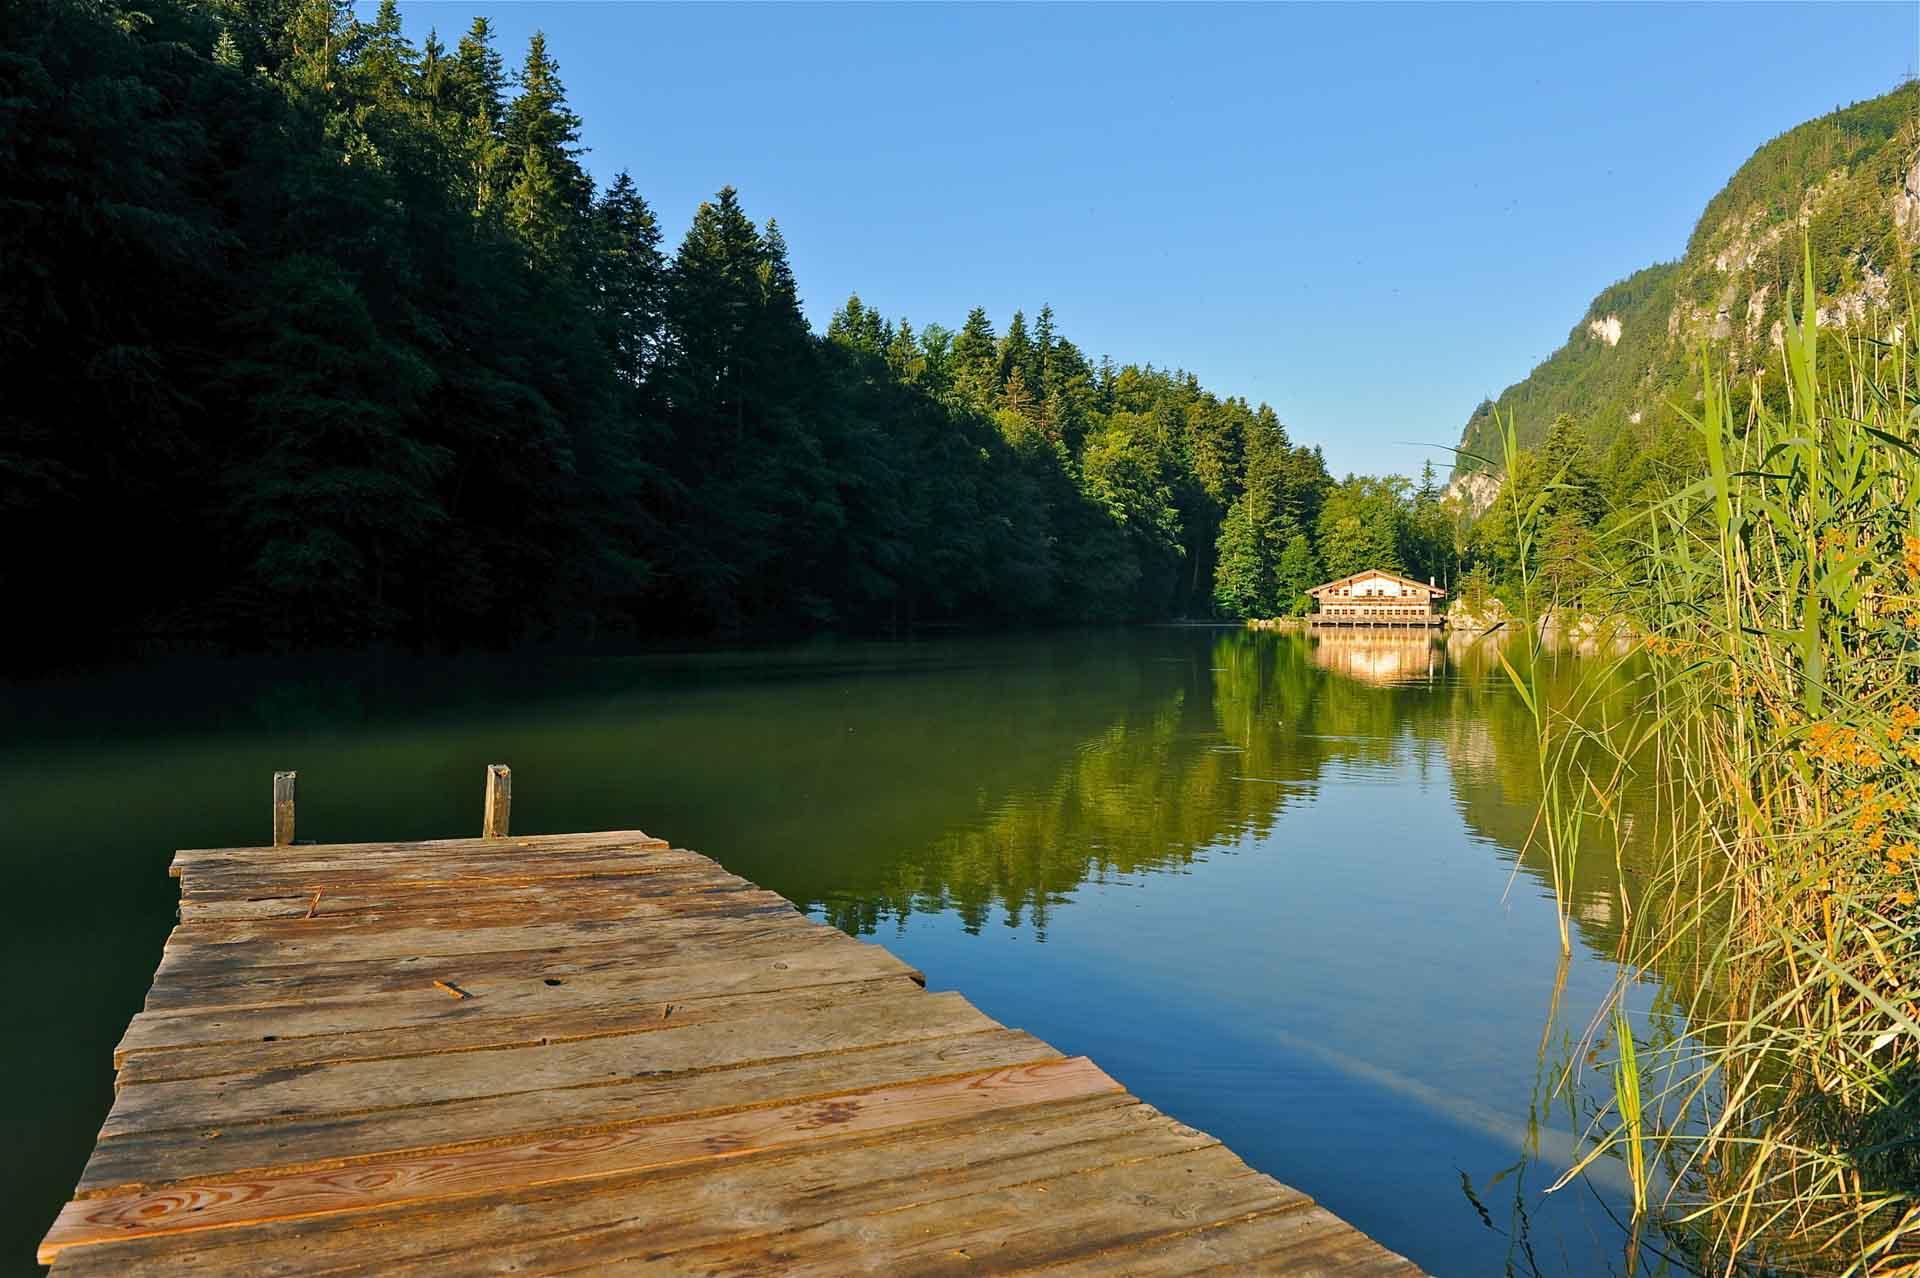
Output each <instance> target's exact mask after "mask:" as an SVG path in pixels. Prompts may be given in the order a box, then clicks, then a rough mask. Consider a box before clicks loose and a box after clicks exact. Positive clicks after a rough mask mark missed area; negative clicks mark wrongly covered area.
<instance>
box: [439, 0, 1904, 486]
mask: <svg viewBox="0 0 1920 1278" xmlns="http://www.w3.org/2000/svg"><path fill="white" fill-rule="evenodd" d="M402 11H403V13H404V15H405V17H406V20H407V28H408V32H409V34H410V35H411V36H412V37H413V38H414V39H415V40H416V41H418V40H419V38H420V37H421V36H423V35H424V34H425V31H426V29H427V28H428V27H429V26H437V27H438V28H439V29H440V31H441V33H442V35H443V37H445V38H446V39H447V41H448V43H452V42H453V39H454V38H455V37H457V36H458V34H459V33H460V31H462V30H464V29H465V27H466V26H467V24H468V23H469V22H470V21H471V19H472V17H473V15H474V14H476V13H486V14H488V15H489V16H490V17H492V18H493V20H494V23H495V27H496V30H497V31H498V32H499V35H500V43H501V48H502V52H503V53H504V54H505V55H506V57H507V59H508V62H509V64H510V65H517V63H518V61H519V58H520V56H521V53H522V52H523V50H524V47H525V42H526V38H527V36H528V35H529V34H530V33H531V32H532V31H533V30H534V29H535V28H542V29H544V30H545V31H546V33H547V37H548V42H549V46H550V48H551V49H552V51H553V52H554V54H555V56H556V57H558V59H559V61H560V66H561V73H562V77H563V79H564V81H565V84H566V86H567V90H568V93H569V96H570V98H571V99H572V101H573V104H574V107H575V109H576V110H577V111H579V113H580V114H581V115H582V116H584V117H585V119H586V133H585V141H586V143H587V144H588V145H589V146H590V147H591V148H592V152H591V154H590V155H589V156H588V157H587V162H588V165H589V167H590V168H591V169H592V171H593V172H594V173H595V174H596V176H598V177H600V178H601V179H603V180H604V179H606V178H609V177H611V176H612V175H613V174H614V173H616V172H618V171H619V170H620V169H623V168H624V169H628V170H630V171H631V172H632V173H633V176H634V179H635V181H636V182H637V183H638V184H639V186H640V189H641V190H642V191H643V192H644V193H645V195H646V196H647V198H648V200H649V201H650V202H651V203H652V204H653V205H654V208H655V209H656V211H657V212H658V213H659V214H660V217H661V222H662V226H663V228H664V229H665V231H666V235H667V239H668V243H669V246H671V245H672V244H675V243H677V242H678V240H679V237H680V235H681V233H682V232H683V231H684V230H685V228H686V225H687V222H688V220H689V219H690V218H691V216H692V214H693V211H694V209H695V207H696V206H697V205H698V204H699V202H700V201H701V200H702V199H705V198H707V197H709V196H710V195H711V194H712V193H713V192H714V191H715V190H717V189H718V188H719V187H721V186H723V185H726V184H729V183H730V184H732V185H734V186H736V187H738V188H739V189H740V192H741V196H742V198H743V200H744V201H745V203H746V207H747V209H748V212H749V213H750V214H752V215H753V216H754V217H755V218H756V219H759V220H765V219H766V218H767V217H769V216H773V217H777V218H778V219H779V221H780V225H781V228H782V230H783V231H784V232H785V234H786V237H787V240H788V243H789V245H790V246H791V248H792V253H793V263H794V269H795V271H796V273H797V275H798V277H799V280H800V285H801V291H802V295H803V297H804V299H805V301H806V304H807V310H808V313H809V315H810V316H811V317H812V319H813V321H814V323H815V325H816V327H824V326H825V323H826V319H827V316H828V315H829V314H830V313H831V312H832V310H833V309H834V307H836V306H837V305H839V303H840V302H842V301H843V300H845V298H846V296H847V294H848V293H850V292H853V291H856V290H857V291H858V292H859V294H860V296H861V297H862V299H864V300H865V301H866V302H868V303H870V304H871V305H874V306H876V307H878V308H879V309H880V310H881V311H882V312H883V313H884V314H886V315H887V316H888V317H889V318H894V317H897V316H899V315H902V314H905V315H906V316H908V317H909V318H911V319H912V320H913V322H914V323H915V324H916V325H922V324H924V323H926V322H927V321H929V320H938V321H940V322H941V323H944V324H947V325H948V326H950V327H957V326H958V324H959V322H960V321H961V320H962V319H963V318H964V317H965V315H966V312H967V310H968V308H969V307H971V306H974V305H983V306H985V307H987V309H988V311H989V313H990V314H991V315H992V316H993V318H994V322H995V325H996V327H997V328H999V329H1002V330H1004V328H1005V326H1006V322H1007V319H1008V318H1009V317H1010V316H1011V314H1012V312H1013V310H1014V309H1015V308H1016V307H1022V308H1024V309H1025V310H1026V311H1027V313H1028V317H1029V318H1031V317H1032V314H1033V312H1034V311H1036V310H1038V309H1039V307H1040V305H1041V303H1043V302H1051V303H1052V305H1053V308H1054V312H1055V315H1056V316H1057V317H1058V322H1059V325H1060V327H1061V329H1062V331H1064V332H1065V333H1066V334H1067V335H1068V336H1069V337H1071V338H1073V339H1074V340H1075V341H1076V342H1078V343H1079V344H1080V346H1081V347H1082V348H1083V349H1084V350H1086V351H1087V353H1088V354H1089V355H1090V356H1092V357H1096V358H1097V357H1098V356H1099V355H1101V354H1103V353H1105V354H1111V355H1112V356H1113V357H1114V358H1115V359H1117V360H1120V361H1122V362H1125V361H1150V362H1152V363H1155V364H1159V365H1162V366H1171V367H1183V368H1187V369H1190V370H1192V371H1193V372H1194V373H1196V374H1198V376H1199V377H1200V379H1201V381H1202V382H1203V383H1204V384H1205V385H1207V386H1208V387H1210V388H1212V389H1214V390H1216V391H1218V392H1221V393H1226V394H1240V395H1245V396H1247V397H1248V398H1249V399H1251V400H1255V401H1259V400H1265V401H1267V402H1268V403H1271V404H1272V405H1273V406H1274V408H1275V409H1276V410H1277V411H1278V412H1279V413H1280V415H1281V418H1282V419H1283V420H1284V421H1286V422H1287V423H1288V425H1289V427H1290V428H1291V430H1292V431H1293V434H1294V438H1295V439H1296V440H1299V441H1301V442H1305V443H1318V444H1321V445H1322V446H1324V448H1325V449H1326V454H1327V459H1328V463H1329V465H1330V466H1331V467H1332V468H1333V469H1334V470H1335V472H1336V473H1343V472H1346V471H1348V470H1359V471H1401V472H1409V473H1410V472H1413V471H1416V470H1417V469H1418V468H1419V466H1420V463H1421V461H1422V460H1423V459H1425V458H1426V457H1428V456H1433V457H1435V458H1436V461H1437V464H1439V465H1440V466H1441V467H1442V468H1443V469H1444V467H1445V465H1446V464H1447V462H1448V460H1449V459H1448V458H1447V457H1446V455H1445V453H1444V452H1442V451H1439V450H1436V449H1433V448H1423V447H1420V446H1419V445H1420V444H1421V443H1426V444H1449V443H1454V442H1457V440H1458V437H1459V431H1460V426H1461V424H1462V422H1463V421H1464V420H1465V418H1466V415H1467V413H1468V412H1469V411H1470V410H1471V409H1472V408H1473V406H1474V404H1475V403H1477V402H1478V401H1479V399H1480V397H1481V396H1482V395H1485V394H1488V393H1493V392H1497V391H1498V390H1500V388H1502V387H1503V386H1505V385H1507V384H1508V383H1510V382H1513V381H1516V380H1518V379H1519V378H1520V377H1522V376H1524V375H1525V374H1526V372H1527V370H1528V369H1529V368H1531V367H1532V366H1533V365H1534V364H1535V363H1537V362H1538V361H1539V360H1540V359H1542V358H1544V357H1545V356H1546V355H1547V354H1548V353H1550V352H1551V351H1552V350H1553V349H1554V347H1555V346H1557V345H1558V344H1559V343H1560V342H1561V341H1563V340H1564V339H1565V337H1566V334H1567V330H1568V329H1570V328H1571V327H1572V326H1573V324H1574V322H1575V321H1576V320H1577V319H1579V318H1580V315H1581V313H1582V312H1583V311H1584V310H1585V308H1586V305H1587V303H1588V301H1589V300H1591V298H1592V297H1593V295H1594V294H1595V293H1596V292H1598V291H1599V290H1600V289H1601V288H1603V287H1604V286H1606V285H1607V284H1608V283H1610V282H1612V281H1613V280H1616V279H1618V278H1620V277H1622V276H1624V275H1627V274H1629V273H1630V272H1632V271H1634V270H1637V269H1638V268H1640V267H1642V266H1645V265H1647V264H1649V263H1651V262H1654V261H1658V260H1662V259H1665V258H1671V257H1674V256H1677V255H1678V254H1679V252H1680V250H1681V249H1682V247H1683V246H1684V244H1685V241H1686V237H1687V234H1688V232H1689V231H1690V230H1691V229H1692V225H1693V221H1694V219H1695V217H1697V216H1698V214H1699V212H1700V210H1701V208H1702V207H1703V206H1704V205H1705V203H1706V201H1707V200H1708V198H1710V197H1711V196H1712V194H1713V193H1714V192H1715V191H1716V190H1718V189H1719V188H1720V186H1721V185H1722V184H1723V183H1724V182H1725V181H1726V179H1727V177H1728V176H1729V175H1731V174H1732V172H1733V170H1734V169H1735V168H1736V167H1738V166H1739V164H1740V163H1741V162H1742V161H1743V160H1745V159H1746V157H1747V156H1748V155H1750V154H1751V153H1752V152H1753V150H1754V148H1756V147H1757V146H1759V145H1760V144H1761V143H1762V142H1764V141H1766V140H1767V139H1768V138H1770V137H1773V136H1774V135H1776V134H1778V133H1780V132H1782V131H1783V130H1785V129H1787V128H1790V127H1792V126H1793V125H1794V124H1797V123H1799V122H1800V121H1802V120H1805V119H1808V118H1811V117H1812V116H1815V115H1818V114H1821V113H1823V112H1825V111H1828V110H1831V109H1833V108H1834V107H1836V106H1839V105H1843V104H1845V103H1847V102H1851V101H1855V100H1857V99H1860V98H1866V97H1872V96H1874V95H1876V94H1879V93H1883V92H1885V91H1887V90H1888V89H1890V88H1892V87H1893V86H1894V85H1895V84H1896V83H1897V82H1898V81H1899V79H1900V78H1901V77H1902V76H1904V75H1907V74H1910V73H1912V72H1913V71H1914V70H1915V69H1916V64H1920V5H1915V4H1913V3H1901V4H1886V5H1859V6H1847V5H1838V4H1826V5H1805V6H1802V5H1791V4H1764V5H1751V6H1747V5H1730V4H1720V5H1706V6H1674V5H1658V6H1651V5H1626V4H1617V5H1591V6H1585V5H1582V6H1573V5H1566V6H1560V5H1492V4H1483V5H1415V6H1396V5H1361V4H1340V5H1314V6H1297V7H1295V6H1285V7H1283V6H1274V7H1253V6H1234V7H1216V6H1212V5H1199V4H1186V5H1177V6H1176V5H1169V6H1143V5H1130V6H1114V7H1109V6H1102V5H1062V6H1023V5H1011V4H1002V5H967V6H958V5H954V6H934V5H901V6H883V5H831V6H829V5H798V4H795V5H777V6H762V5H742V4H710V5H698V6H669V5H652V4H637V3H562V2H557V0H548V2H544V3H517V4H514V3H508V4H474V3H473V2H472V0H441V2H436V3H413V4H408V3H405V2H404V0H403V5H402Z"/></svg>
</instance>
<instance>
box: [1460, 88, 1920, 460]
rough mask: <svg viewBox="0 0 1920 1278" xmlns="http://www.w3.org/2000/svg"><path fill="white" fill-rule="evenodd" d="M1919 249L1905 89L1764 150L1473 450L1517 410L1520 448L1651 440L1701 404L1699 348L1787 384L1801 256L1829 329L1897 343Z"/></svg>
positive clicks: (1477, 431) (1606, 294)
mask: <svg viewBox="0 0 1920 1278" xmlns="http://www.w3.org/2000/svg"><path fill="white" fill-rule="evenodd" d="M1917 250H1920V83H1916V82H1909V83H1907V84H1904V85H1902V86H1901V87H1900V88H1898V89H1896V90H1894V91H1893V92H1892V93H1889V94H1886V95H1884V96H1882V97H1879V98H1874V99H1871V100H1869V101H1866V102H1859V103H1855V104H1854V105H1853V106H1850V107H1846V108H1844V109H1842V110H1839V111H1835V112H1833V113H1832V114H1830V115H1826V116H1822V117H1820V118H1819V119H1817V120H1811V121H1808V122H1807V123H1806V124H1803V125H1800V126H1799V127H1797V128H1794V129H1791V130H1789V131H1788V132H1786V133H1784V134H1782V135H1780V136H1779V137H1777V138H1775V139H1773V140H1772V141H1771V142H1768V143H1767V144H1766V145H1764V146H1762V147H1761V148H1760V149H1759V150H1758V151H1756V152H1755V153H1754V155H1753V157H1752V158H1751V159H1749V160H1748V161H1747V162H1746V163H1745V164H1744V165H1742V166H1741V167H1740V170H1739V171H1738V172H1737V173H1735V174H1734V175H1733V177H1732V178H1731V179H1730V180H1729V181H1728V183H1727V185H1726V187H1725V188H1724V189H1722V190H1721V191H1720V193H1719V194H1718V195H1716V196H1714V198H1713V199H1712V200H1711V201H1709V202H1708V204H1707V207H1706V209H1705V210H1704V211H1703V212H1702V213H1701V216H1700V219H1699V222H1698V223H1697V224H1696V226H1695V227H1694V231H1693V234H1692V235H1691V237H1689V239H1688V241H1687V247H1686V251H1685V253H1684V254H1683V255H1682V256H1681V257H1680V258H1679V260H1677V261H1674V262H1669V263H1663V264H1661V265H1657V266H1652V267H1648V268H1646V269H1645V270H1642V271H1639V272H1637V273H1635V274H1633V275H1630V276H1628V277H1627V278H1626V279H1624V280H1621V281H1620V282H1619V283H1617V284H1613V285H1610V286H1609V287H1608V288H1607V289H1605V290H1604V291H1602V292H1601V294H1600V295H1599V296H1598V297H1596V298H1595V299H1594V301H1593V304H1592V305H1591V306H1589V307H1588V308H1587V312H1586V314H1585V315H1583V316H1581V317H1580V320H1579V322H1578V323H1576V324H1575V325H1574V327H1573V329H1572V330H1571V332H1570V333H1569V334H1568V338H1567V342H1566V344H1565V345H1563V346H1562V347H1561V348H1560V349H1559V350H1557V351H1555V352H1554V353H1553V354H1552V355H1550V356H1549V357H1548V358H1547V359H1546V360H1545V361H1543V362H1542V363H1541V364H1540V365H1539V366H1538V367H1537V368H1535V369H1534V370H1533V371H1532V372H1531V373H1530V374H1528V376H1527V377H1526V378H1525V379H1524V380H1522V381H1520V382H1518V383H1516V384H1514V385H1513V386H1510V387H1508V388H1507V390H1506V391H1504V392H1503V393H1502V394H1501V395H1500V398H1499V400H1498V401H1495V402H1491V403H1486V404H1482V405H1481V406H1480V407H1479V408H1478V409H1476V410H1475V411H1474V413H1473V415H1472V416H1471V417H1470V418H1469V419H1468V421H1467V424H1466V428H1465V430H1464V431H1463V432H1462V440H1461V448H1462V450H1463V451H1465V452H1468V453H1473V454H1477V455H1479V456H1482V457H1495V456H1498V454H1499V451H1500V447H1499V442H1498V430H1497V428H1496V426H1495V420H1496V415H1498V416H1502V417H1504V416H1505V415H1507V414H1509V413H1511V414H1512V417H1513V421H1514V426H1515V431H1516V434H1517V435H1518V436H1519V441H1520V443H1521V445H1522V446H1523V447H1531V446H1534V445H1536V444H1538V443H1539V442H1540V441H1541V440H1542V439H1543V438H1545V436H1546V432H1547V428H1548V426H1549V425H1550V424H1551V423H1552V421H1553V420H1554V418H1555V417H1557V416H1559V415H1560V414H1562V413H1570V414H1572V416H1573V417H1574V419H1575V420H1576V421H1577V422H1579V423H1580V425H1581V426H1582V427H1583V428H1584V429H1585V430H1586V431H1588V432H1589V435H1590V437H1591V438H1592V439H1593V441H1594V443H1595V444H1596V445H1597V446H1599V447H1600V448H1602V449H1604V448H1606V447H1608V446H1610V445H1611V444H1613V443H1614V441H1615V440H1616V439H1617V438H1618V437H1619V436H1621V435H1623V434H1629V433H1631V434H1632V435H1633V438H1634V440H1636V441H1644V440H1647V439H1651V438H1655V437H1656V433H1657V432H1661V431H1664V430H1667V429H1671V428H1676V427H1677V426H1678V425H1679V423H1678V421H1677V418H1676V415H1675V413H1674V411H1673V408H1672V405H1673V403H1674V402H1675V401H1676V400H1677V401H1680V402H1683V403H1684V402H1689V401H1691V399H1692V398H1693V394H1694V392H1695V391H1696V390H1697V388H1698V380H1699V378H1698V367H1697V361H1698V355H1699V352H1700V350H1701V348H1702V347H1705V348H1707V349H1708V350H1709V352H1710V353H1711V356H1712V358H1713V360H1714V362H1715V364H1716V366H1717V367H1719V368H1722V369H1725V370H1727V371H1728V372H1729V373H1731V374H1732V379H1731V380H1732V381H1733V382H1734V383H1736V384H1738V385H1744V386H1748V387H1752V388H1755V389H1763V388H1764V385H1765V383H1766V381H1767V379H1768V378H1774V379H1777V378H1778V376H1779V372H1778V362H1779V361H1778V358H1777V355H1776V354H1775V348H1776V347H1777V346H1778V345H1779V344H1780V342H1781V340H1782V334H1783V329H1784V326H1783V320H1784V319H1785V317H1786V315H1787V311H1788V307H1789V304H1790V303H1791V305H1793V306H1795V307H1797V306H1798V305H1799V303H1800V299H1801V296H1802V293H1803V289H1802V274H1803V270H1804V264H1805V257H1804V255H1807V254H1810V255H1811V257H1812V261H1813V273H1814V284H1815V288H1816V290H1817V292H1818V293H1819V295H1820V299H1821V305H1820V308H1819V312H1818V316H1817V320H1818V322H1819V323H1820V324H1821V325H1823V326H1829V327H1841V328H1850V329H1859V330H1862V331H1866V332H1869V333H1871V334H1872V335H1874V336H1886V335H1887V334H1886V332H1885V331H1883V330H1890V328H1891V326H1892V324H1893V323H1894V322H1895V316H1894V314H1893V312H1894V311H1895V310H1898V309H1902V308H1903V307H1904V303H1903V301H1902V300H1901V299H1903V298H1905V297H1907V296H1909V295H1910V292H1912V293H1915V294H1920V279H1916V273H1917V272H1916V266H1917V265H1920V258H1917V256H1916V251H1917ZM1470 464H1472V463H1468V462H1464V461H1463V462H1462V463H1461V464H1460V465H1459V466H1458V467H1457V468H1456V472H1455V473H1456V475H1461V474H1463V473H1464V472H1465V470H1466V469H1467V467H1468V466H1469V465H1470ZM1456 482H1457V481H1456Z"/></svg>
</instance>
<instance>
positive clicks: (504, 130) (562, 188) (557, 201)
mask: <svg viewBox="0 0 1920 1278" xmlns="http://www.w3.org/2000/svg"><path fill="white" fill-rule="evenodd" d="M519 83H520V93H519V95H518V96H517V97H515V98H514V100H513V102H512V103H511V104H509V106H508V107H507V112H506V117H505V119H504V120H503V121H502V124H501V131H500V133H501V141H502V142H503V143H504V144H505V146H506V161H507V164H508V166H509V172H510V173H511V174H512V177H511V180H510V182H509V185H508V188H507V222H508V224H509V225H510V226H512V227H513V228H514V230H515V231H516V232H517V233H518V234H519V236H520V239H521V240H522V242H524V243H525V244H526V245H527V246H528V247H529V248H530V249H531V250H533V255H534V259H535V260H536V261H538V262H540V263H541V264H542V265H543V266H547V267H554V266H559V265H563V264H564V263H565V262H566V260H567V258H568V255H569V254H570V252H571V250H572V248H573V245H574V238H575V236H576V235H577V234H578V231H579V229H580V226H581V223H582V221H583V219H584V216H585V214H586V212H587V209H588V208H589V206H590V204H591V201H592V198H593V183H592V181H591V180H590V179H589V178H588V177H587V174H586V170H585V169H583V168H582V167H581V166H580V156H581V155H582V154H583V152H584V148H582V147H581V146H580V117H579V116H577V115H575V114H574V113H573V111H572V109H571V108H569V107H568V106H567V95H566V90H565V88H563V87H562V85H561V83H560V64H559V63H558V62H556V61H554V59H553V57H552V56H551V55H550V54H549V53H548V52H547V39H546V36H545V35H544V34H543V33H541V32H539V31H536V32H534V33H533V38H532V40H530V41H529V42H528V44H527V57H526V62H525V63H524V65H523V66H522V68H521V71H520V77H519Z"/></svg>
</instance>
